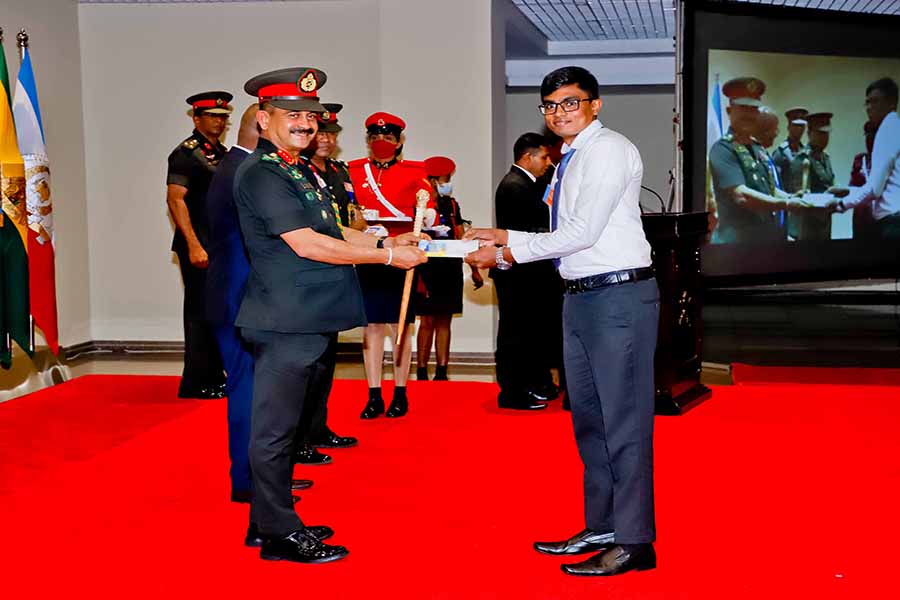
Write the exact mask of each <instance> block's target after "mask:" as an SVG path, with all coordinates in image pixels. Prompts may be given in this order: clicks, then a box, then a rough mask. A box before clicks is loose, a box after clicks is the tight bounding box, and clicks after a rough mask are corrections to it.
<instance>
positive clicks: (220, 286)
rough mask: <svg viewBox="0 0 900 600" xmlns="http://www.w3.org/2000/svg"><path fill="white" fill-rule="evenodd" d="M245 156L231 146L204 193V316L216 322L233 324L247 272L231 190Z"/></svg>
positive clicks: (248, 270) (248, 271)
mask: <svg viewBox="0 0 900 600" xmlns="http://www.w3.org/2000/svg"><path fill="white" fill-rule="evenodd" d="M248 156H250V155H249V154H248V153H247V152H245V151H243V150H241V149H240V148H235V147H232V148H231V150H229V151H228V154H226V155H225V158H223V159H222V162H220V163H219V167H218V169H216V174H215V175H214V176H213V178H212V181H211V182H210V184H209V191H208V192H207V194H206V214H207V217H208V219H209V241H208V242H207V247H206V252H207V254H208V255H209V268H208V270H207V274H206V319H207V320H208V321H210V322H211V323H214V324H217V325H234V321H235V319H236V318H237V313H238V309H239V308H240V306H241V300H242V299H243V297H244V284H245V283H246V282H247V276H248V274H249V273H250V263H249V262H248V261H247V251H246V250H245V249H244V240H243V238H242V237H241V226H240V223H239V222H238V214H237V209H236V208H235V205H234V192H233V190H232V188H233V186H234V174H235V172H236V171H237V168H238V166H240V164H241V163H242V162H244V159H246V158H247V157H248Z"/></svg>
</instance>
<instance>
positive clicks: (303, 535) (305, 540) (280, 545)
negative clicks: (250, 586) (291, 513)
mask: <svg viewBox="0 0 900 600" xmlns="http://www.w3.org/2000/svg"><path fill="white" fill-rule="evenodd" d="M349 553H350V552H349V551H348V550H347V549H346V548H344V547H343V546H329V545H327V544H323V543H322V542H321V541H319V540H318V539H317V538H316V537H315V536H314V535H312V534H311V533H309V529H308V528H307V529H306V530H300V531H295V532H293V533H292V534H290V535H288V536H285V537H283V538H278V539H271V538H267V539H264V540H263V543H262V548H261V549H260V551H259V557H260V558H261V559H263V560H290V561H293V562H299V563H325V562H331V561H333V560H340V559H342V558H344V557H345V556H347V555H348V554H349Z"/></svg>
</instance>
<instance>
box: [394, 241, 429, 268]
mask: <svg viewBox="0 0 900 600" xmlns="http://www.w3.org/2000/svg"><path fill="white" fill-rule="evenodd" d="M391 252H392V253H393V255H392V257H391V266H392V267H397V268H398V269H412V268H413V267H415V266H416V265H421V264H422V263H423V262H427V261H428V257H427V256H425V253H424V252H423V251H422V250H419V248H418V247H416V246H399V247H397V248H393V249H392V250H391Z"/></svg>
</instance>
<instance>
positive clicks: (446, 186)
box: [437, 181, 453, 196]
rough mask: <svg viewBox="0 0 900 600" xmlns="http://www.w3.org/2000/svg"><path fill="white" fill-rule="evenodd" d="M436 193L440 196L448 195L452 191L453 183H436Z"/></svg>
mask: <svg viewBox="0 0 900 600" xmlns="http://www.w3.org/2000/svg"><path fill="white" fill-rule="evenodd" d="M437 191H438V194H440V195H441V196H449V195H450V194H452V193H453V184H452V183H451V182H449V181H448V182H447V183H439V184H437Z"/></svg>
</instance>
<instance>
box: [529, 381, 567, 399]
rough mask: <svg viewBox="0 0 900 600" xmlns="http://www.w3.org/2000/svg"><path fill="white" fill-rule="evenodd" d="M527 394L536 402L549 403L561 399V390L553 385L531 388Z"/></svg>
mask: <svg viewBox="0 0 900 600" xmlns="http://www.w3.org/2000/svg"><path fill="white" fill-rule="evenodd" d="M526 393H527V394H528V395H529V396H530V397H532V398H534V399H535V400H538V401H540V402H547V401H548V400H555V399H556V398H558V397H559V388H558V387H556V385H554V384H552V383H548V384H547V385H541V386H537V387H535V388H531V389H529V390H528V391H527V392H526Z"/></svg>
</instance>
